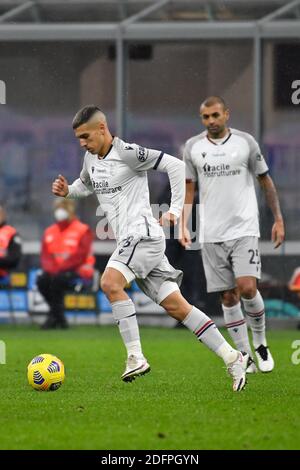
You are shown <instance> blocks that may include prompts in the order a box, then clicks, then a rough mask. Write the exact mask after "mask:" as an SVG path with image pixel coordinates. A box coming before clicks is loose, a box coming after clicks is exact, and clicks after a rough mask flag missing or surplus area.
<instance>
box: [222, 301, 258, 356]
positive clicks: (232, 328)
mask: <svg viewBox="0 0 300 470" xmlns="http://www.w3.org/2000/svg"><path fill="white" fill-rule="evenodd" d="M222 309H223V313H224V319H225V326H226V328H227V330H228V333H229V334H230V337H231V339H232V341H233V342H234V344H235V345H236V347H237V349H238V350H239V351H245V352H247V353H248V354H249V355H250V356H252V352H251V346H250V343H249V336H248V329H247V322H246V320H245V318H244V315H243V312H242V309H241V303H240V302H239V303H238V304H236V305H234V306H233V307H225V305H222Z"/></svg>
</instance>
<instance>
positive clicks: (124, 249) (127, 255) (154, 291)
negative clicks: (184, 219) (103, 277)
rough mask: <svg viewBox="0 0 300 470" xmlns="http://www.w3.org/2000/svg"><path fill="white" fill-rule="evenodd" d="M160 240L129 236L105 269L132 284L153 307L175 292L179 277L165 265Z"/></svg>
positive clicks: (160, 238) (163, 243) (165, 259)
mask: <svg viewBox="0 0 300 470" xmlns="http://www.w3.org/2000/svg"><path fill="white" fill-rule="evenodd" d="M165 248H166V242H165V239H164V237H157V238H151V237H141V236H138V235H137V236H134V235H132V236H129V237H127V238H126V239H125V240H122V241H121V242H120V243H119V244H118V246H117V248H116V250H115V251H114V252H113V254H112V255H111V257H110V259H109V261H108V263H107V266H106V267H107V268H114V269H117V270H118V271H119V272H121V273H122V274H123V276H124V277H125V279H126V280H127V282H131V281H132V280H133V279H135V280H136V282H137V284H138V285H139V287H140V288H141V290H142V291H143V292H144V293H145V294H146V295H147V296H148V297H150V299H152V300H153V301H154V302H156V303H157V304H160V303H161V302H162V301H163V300H164V299H165V298H166V297H167V296H168V295H170V294H171V293H172V292H174V291H176V290H179V286H180V284H181V281H182V276H183V273H182V271H179V270H177V269H175V268H173V266H171V264H170V263H169V261H168V258H167V257H166V255H165Z"/></svg>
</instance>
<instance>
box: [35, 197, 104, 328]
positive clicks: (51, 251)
mask: <svg viewBox="0 0 300 470" xmlns="http://www.w3.org/2000/svg"><path fill="white" fill-rule="evenodd" d="M54 218H55V220H56V222H55V223H54V224H53V225H51V226H50V227H48V228H47V229H46V230H45V232H44V235H43V240H42V252H41V266H42V270H43V272H42V274H41V275H40V276H39V277H38V279H37V286H38V289H39V291H40V293H41V294H42V295H43V297H44V298H45V300H46V302H47V303H48V305H49V313H48V318H47V320H46V322H45V323H44V324H43V325H42V329H51V328H67V327H68V323H67V320H66V318H65V316H64V293H65V291H66V290H68V289H70V288H71V287H72V285H74V281H75V280H76V279H78V277H79V278H82V279H83V280H85V281H89V280H91V279H92V277H93V274H94V264H95V258H94V256H93V255H92V252H91V246H92V241H93V234H92V231H91V229H90V227H89V226H88V225H86V224H84V223H82V222H80V220H79V219H78V218H77V217H76V213H75V205H74V202H73V201H71V200H67V199H56V200H55V203H54Z"/></svg>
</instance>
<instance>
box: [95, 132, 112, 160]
mask: <svg viewBox="0 0 300 470" xmlns="http://www.w3.org/2000/svg"><path fill="white" fill-rule="evenodd" d="M112 137H113V140H112V143H111V145H110V147H109V149H108V150H107V152H106V154H105V155H103V157H99V155H98V160H104V158H106V157H107V156H108V154H109V153H110V151H111V149H112V148H113V146H114V140H115V136H114V135H113V136H112Z"/></svg>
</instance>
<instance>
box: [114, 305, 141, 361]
mask: <svg viewBox="0 0 300 470" xmlns="http://www.w3.org/2000/svg"><path fill="white" fill-rule="evenodd" d="M111 306H112V312H113V316H114V318H115V320H116V322H117V324H118V326H119V331H120V334H121V336H122V339H123V342H124V344H125V347H126V350H127V355H128V356H130V354H134V355H135V356H138V357H139V358H141V357H143V353H142V346H141V341H140V333H139V326H138V323H137V319H136V313H135V307H134V304H133V302H132V300H131V299H128V300H120V301H118V302H112V304H111Z"/></svg>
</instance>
